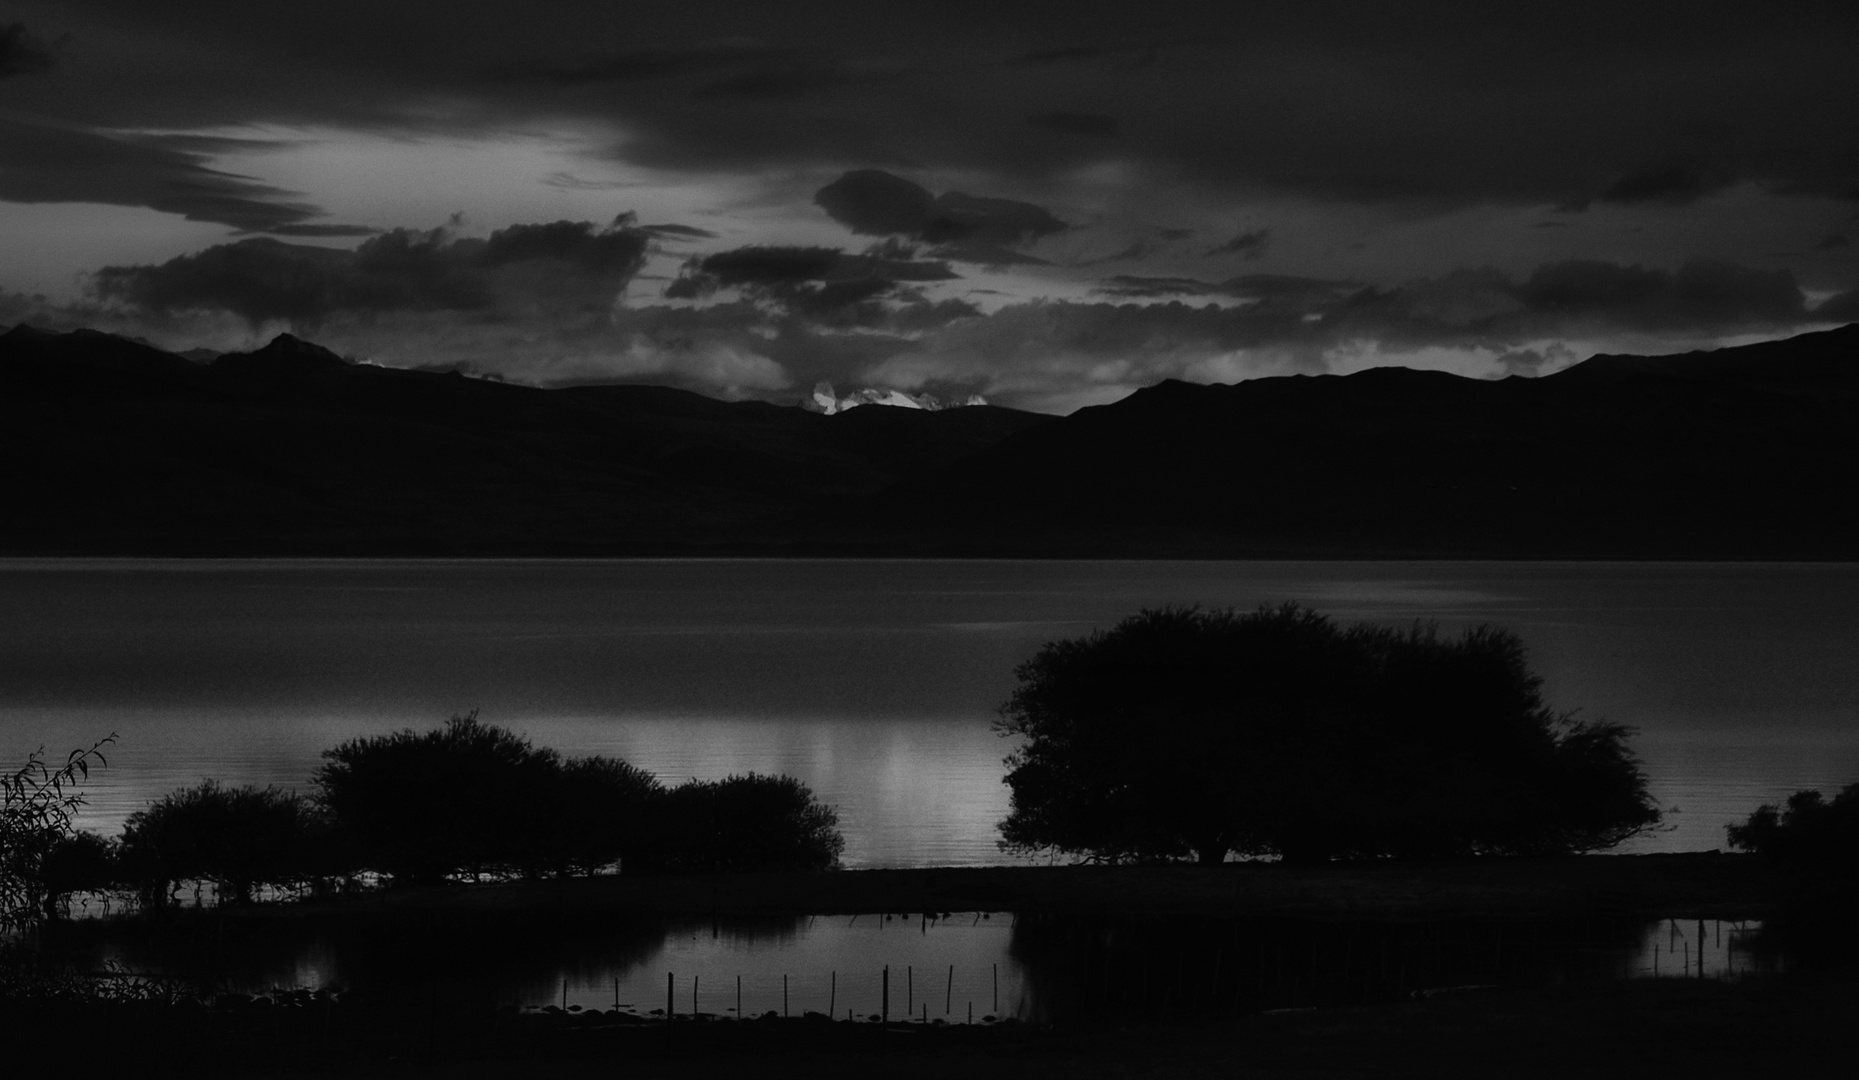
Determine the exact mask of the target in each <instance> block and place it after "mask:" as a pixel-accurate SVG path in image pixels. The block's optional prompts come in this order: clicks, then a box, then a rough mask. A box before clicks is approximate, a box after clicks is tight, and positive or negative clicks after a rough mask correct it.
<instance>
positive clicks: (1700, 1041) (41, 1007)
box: [0, 977, 1859, 1080]
mask: <svg viewBox="0 0 1859 1080" xmlns="http://www.w3.org/2000/svg"><path fill="white" fill-rule="evenodd" d="M1855 1012H1859V983H1855V982H1854V981H1853V980H1851V979H1849V978H1829V977H1783V978H1777V979H1771V980H1755V981H1745V982H1719V981H1705V982H1699V981H1697V980H1637V981H1632V982H1616V983H1601V984H1582V985H1561V986H1553V987H1539V988H1532V989H1518V990H1503V991H1493V992H1489V993H1481V994H1467V995H1451V996H1443V997H1434V998H1429V999H1425V1000H1414V1001H1408V1002H1403V1003H1400V1004H1393V1005H1383V1006H1374V1007H1367V1008H1346V1009H1333V1010H1320V1011H1310V1012H1293V1013H1288V1014H1269V1013H1268V1014H1252V1015H1248V1016H1243V1017H1239V1018H1236V1019H1233V1020H1230V1021H1227V1022H1222V1023H1215V1024H1202V1025H1188V1026H1183V1025H1134V1026H1107V1027H1095V1028H1091V1029H1076V1028H1038V1027H1032V1026H1028V1025H1022V1024H1012V1023H1009V1024H1001V1025H981V1024H975V1025H973V1026H969V1025H967V1024H951V1025H941V1026H939V1025H933V1024H932V1025H921V1024H904V1023H892V1024H876V1023H828V1022H826V1021H825V1019H824V1018H823V1017H819V1018H814V1019H801V1018H794V1019H790V1020H782V1019H780V1018H772V1019H769V1018H763V1019H754V1020H750V1021H747V1022H730V1021H717V1020H712V1021H707V1022H706V1021H691V1020H682V1021H675V1022H672V1023H669V1024H668V1023H666V1022H664V1021H662V1020H645V1019H626V1018H623V1017H621V1016H618V1015H615V1014H611V1013H604V1012H592V1011H590V1012H581V1013H570V1012H544V1013H536V1012H523V1011H518V1010H514V1009H510V1008H507V1007H506V1008H503V1009H486V1008H460V1007H453V1006H450V1005H448V1004H447V1003H445V1002H442V1001H439V1000H437V999H433V1000H429V1001H425V1002H421V1003H418V1004H415V1005H411V1006H408V1005H405V1004H403V1003H400V1002H393V1003H386V1002H378V1001H367V1000H364V999H353V1000H342V999H339V998H335V997H331V996H328V995H324V996H317V995H303V996H302V997H301V998H296V999H291V1000H289V1001H286V1002H283V1003H277V1004H274V1003H269V1002H263V1001H253V1000H250V999H237V998H233V999H226V1000H222V1001H219V1002H214V1003H205V1004H203V1003H198V1002H190V1003H188V1004H185V1005H177V1006H156V1007H151V1006H149V1005H147V1004H145V1003H140V1002H135V1003H129V1002H125V1003H114V1004H112V1003H89V1004H85V1005H82V1006H74V1005H70V1004H65V1003H59V1002H35V1003H22V1004H20V1005H19V1006H18V1007H16V1008H10V1009H8V1010H7V1011H6V1012H4V1013H0V1037H4V1038H6V1039H7V1041H8V1043H9V1044H10V1045H15V1046H42V1047H48V1048H58V1049H59V1050H60V1051H62V1052H65V1053H69V1054H72V1055H81V1058H82V1060H83V1062H84V1065H85V1068H86V1069H87V1070H91V1071H97V1070H106V1069H112V1068H124V1067H132V1068H134V1069H135V1070H136V1071H137V1072H138V1073H141V1074H148V1073H149V1072H151V1071H153V1070H157V1069H164V1068H167V1067H174V1066H180V1065H185V1066H186V1067H187V1068H188V1069H189V1070H190V1072H192V1073H195V1074H207V1075H214V1074H218V1073H221V1072H226V1071H233V1070H239V1071H240V1072H241V1074H245V1073H247V1072H251V1071H262V1073H263V1074H264V1075H271V1076H279V1075H282V1076H299V1075H343V1076H386V1075H391V1076H396V1077H407V1076H439V1075H444V1076H446V1077H448V1078H451V1080H458V1078H471V1077H485V1078H489V1077H505V1076H509V1077H519V1076H520V1077H530V1076H535V1075H538V1074H539V1073H538V1070H539V1068H546V1067H548V1066H550V1065H554V1064H558V1063H559V1064H562V1065H567V1064H576V1065H582V1066H598V1067H600V1068H605V1069H620V1070H627V1069H633V1070H638V1069H644V1070H646V1071H645V1072H644V1073H643V1075H658V1074H660V1073H665V1074H669V1073H670V1072H671V1071H672V1070H674V1069H675V1070H676V1075H678V1076H679V1077H681V1078H683V1080H703V1078H706V1077H713V1076H714V1077H725V1076H727V1077H730V1078H731V1080H737V1078H740V1077H742V1076H745V1075H753V1076H756V1077H763V1078H780V1077H790V1076H791V1077H807V1078H809V1080H816V1078H819V1077H824V1076H838V1075H860V1076H873V1075H883V1076H886V1077H897V1078H910V1077H935V1078H937V1080H944V1078H946V1077H949V1076H951V1075H957V1076H963V1077H967V1078H970V1080H986V1078H990V1077H1003V1078H1006V1077H1012V1078H1014V1080H1022V1078H1024V1077H1028V1076H1065V1077H1098V1076H1106V1077H1109V1076H1116V1077H1125V1076H1231V1075H1243V1076H1248V1077H1303V1076H1389V1075H1395V1076H1399V1075H1427V1076H1468V1077H1470V1076H1477V1077H1487V1076H1498V1075H1501V1076H1507V1077H1519V1076H1522V1077H1535V1076H1544V1077H1552V1076H1553V1077H1558V1078H1560V1077H1566V1076H1569V1075H1593V1076H1622V1077H1625V1076H1632V1077H1636V1078H1637V1077H1643V1076H1646V1075H1649V1074H1652V1075H1672V1076H1684V1077H1687V1078H1691V1080H1696V1078H1709V1077H1735V1078H1737V1080H1744V1078H1746V1077H1750V1076H1778V1075H1805V1074H1807V1073H1808V1070H1810V1069H1813V1070H1816V1071H1819V1070H1822V1069H1825V1068H1826V1067H1827V1066H1830V1065H1835V1064H1843V1063H1846V1062H1847V1061H1849V1058H1848V1057H1847V1055H1848V1054H1849V1053H1850V1033H1849V1023H1850V1019H1851V1017H1852V1016H1853V1015H1854V1014H1855Z"/></svg>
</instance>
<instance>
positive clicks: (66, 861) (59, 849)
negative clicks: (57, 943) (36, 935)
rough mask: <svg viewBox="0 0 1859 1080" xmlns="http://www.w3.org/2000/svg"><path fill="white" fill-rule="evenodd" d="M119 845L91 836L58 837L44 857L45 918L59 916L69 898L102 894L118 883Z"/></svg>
mask: <svg viewBox="0 0 1859 1080" xmlns="http://www.w3.org/2000/svg"><path fill="white" fill-rule="evenodd" d="M119 847H120V845H119V844H118V843H117V842H116V841H115V840H112V839H110V838H109V837H107V836H102V835H99V834H97V833H94V832H73V833H71V834H69V835H67V836H62V837H60V838H59V839H58V841H57V842H56V843H55V844H53V845H52V849H51V850H50V851H49V852H47V853H46V855H45V864H44V874H45V901H46V911H45V913H46V915H47V916H48V917H51V918H57V917H58V916H59V915H60V914H63V912H64V908H65V904H66V902H67V901H68V900H69V898H70V897H71V895H72V894H74V893H81V892H105V891H107V890H109V889H111V888H114V887H115V886H116V885H117V884H119V883H120V881H121V867H120V866H119V865H118V849H119Z"/></svg>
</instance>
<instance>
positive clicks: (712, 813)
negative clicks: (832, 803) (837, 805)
mask: <svg viewBox="0 0 1859 1080" xmlns="http://www.w3.org/2000/svg"><path fill="white" fill-rule="evenodd" d="M657 825H658V835H657V845H656V851H655V852H654V856H655V858H654V862H655V863H656V864H657V865H658V866H661V867H663V868H665V869H671V870H681V871H699V872H709V871H733V870H829V869H832V868H834V867H837V866H838V865H839V856H840V853H841V852H843V851H844V850H845V838H844V837H843V836H842V835H841V834H840V832H839V815H838V814H837V813H836V812H835V811H834V810H833V809H832V808H831V807H828V806H823V805H821V804H820V803H819V802H818V801H817V800H816V799H815V798H814V797H813V791H812V790H811V789H809V788H808V787H807V785H805V784H803V783H801V782H800V781H799V780H796V779H794V778H793V777H791V776H763V775H759V774H757V773H749V774H748V775H747V776H730V777H727V778H725V779H722V780H692V781H689V782H688V783H684V784H680V785H678V786H677V787H675V788H673V789H672V790H671V791H670V792H668V793H667V794H666V795H665V797H664V798H663V799H662V800H661V801H660V805H659V809H658V817H657Z"/></svg>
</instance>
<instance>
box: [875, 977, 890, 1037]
mask: <svg viewBox="0 0 1859 1080" xmlns="http://www.w3.org/2000/svg"><path fill="white" fill-rule="evenodd" d="M878 1016H879V1018H880V1021H881V1022H882V1023H886V1024H888V1023H890V1022H891V965H889V964H886V965H884V971H883V972H882V973H881V974H880V975H879V977H878Z"/></svg>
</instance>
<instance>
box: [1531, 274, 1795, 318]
mask: <svg viewBox="0 0 1859 1080" xmlns="http://www.w3.org/2000/svg"><path fill="white" fill-rule="evenodd" d="M1515 295H1516V297H1517V298H1518V300H1520V301H1521V302H1522V303H1523V304H1524V305H1525V306H1526V307H1528V308H1529V310H1530V311H1532V312H1534V313H1537V314H1539V315H1545V316H1558V317H1567V318H1603V319H1606V320H1608V321H1610V322H1614V323H1616V324H1618V325H1621V326H1626V327H1634V328H1644V329H1659V328H1673V329H1676V328H1681V327H1705V326H1721V325H1734V324H1738V323H1752V322H1753V323H1760V322H1773V323H1782V322H1787V321H1790V320H1798V319H1800V318H1802V317H1803V316H1804V315H1805V313H1806V308H1805V304H1804V300H1803V298H1802V294H1801V287H1800V285H1799V284H1797V283H1796V281H1795V277H1794V275H1793V274H1792V273H1790V272H1789V271H1786V270H1773V271H1770V270H1753V269H1750V268H1749V267H1745V266H1736V265H1733V264H1730V263H1723V262H1714V261H1709V260H1692V261H1689V262H1686V263H1685V264H1684V265H1683V266H1681V267H1679V269H1678V270H1677V271H1676V272H1670V271H1665V270H1658V269H1647V268H1644V267H1640V266H1620V265H1617V264H1614V263H1607V262H1599V261H1594V260H1571V261H1567V262H1559V263H1552V264H1549V265H1546V266H1541V267H1538V268H1537V270H1536V272H1535V273H1533V274H1531V275H1530V277H1529V278H1528V279H1527V280H1525V281H1524V282H1523V283H1522V284H1520V285H1519V286H1517V288H1516V289H1515Z"/></svg>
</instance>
